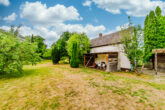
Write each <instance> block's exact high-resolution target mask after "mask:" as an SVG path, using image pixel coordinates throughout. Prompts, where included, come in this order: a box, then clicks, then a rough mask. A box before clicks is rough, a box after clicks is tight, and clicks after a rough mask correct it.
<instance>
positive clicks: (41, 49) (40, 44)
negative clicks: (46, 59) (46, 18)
mask: <svg viewBox="0 0 165 110" xmlns="http://www.w3.org/2000/svg"><path fill="white" fill-rule="evenodd" d="M44 40H45V39H44V38H42V37H41V36H32V37H31V41H32V42H34V43H37V46H38V48H37V53H40V57H42V58H43V54H44V53H45V51H46V44H45V43H44Z"/></svg>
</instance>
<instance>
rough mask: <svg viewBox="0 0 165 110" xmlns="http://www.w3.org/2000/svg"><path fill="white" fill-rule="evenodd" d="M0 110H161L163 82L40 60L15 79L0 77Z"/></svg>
mask: <svg viewBox="0 0 165 110" xmlns="http://www.w3.org/2000/svg"><path fill="white" fill-rule="evenodd" d="M0 78H1V79H0V109H2V110H3V109H4V110H6V109H11V110H12V109H15V110H21V109H22V110H24V109H26V110H29V109H30V110H56V109H57V110H109V109H111V110H112V109H113V110H119V109H124V110H132V109H138V110H141V109H147V110H150V109H157V110H159V109H162V110H163V108H165V82H164V81H163V82H157V81H156V80H155V78H154V77H151V76H147V75H140V76H137V75H136V74H134V73H123V72H117V73H109V74H108V73H105V72H103V71H98V70H93V69H89V68H83V67H81V68H74V69H73V68H70V66H69V65H64V64H58V65H52V64H51V62H50V61H44V62H43V63H41V64H38V65H36V66H25V67H24V73H23V74H22V75H20V76H18V77H0Z"/></svg>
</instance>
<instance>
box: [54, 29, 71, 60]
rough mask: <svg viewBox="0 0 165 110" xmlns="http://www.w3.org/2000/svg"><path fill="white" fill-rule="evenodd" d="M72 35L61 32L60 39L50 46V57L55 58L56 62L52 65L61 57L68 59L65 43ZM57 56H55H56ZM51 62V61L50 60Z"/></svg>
mask: <svg viewBox="0 0 165 110" xmlns="http://www.w3.org/2000/svg"><path fill="white" fill-rule="evenodd" d="M71 35H72V33H70V32H63V33H62V35H61V36H60V38H59V39H58V40H57V41H56V42H55V43H54V44H53V45H52V53H53V51H55V52H54V53H53V54H52V55H53V56H52V57H55V56H57V57H58V58H57V60H56V62H54V63H58V62H59V61H60V59H61V58H62V57H68V56H69V55H68V52H67V49H66V45H67V41H68V40H69V38H70V36H71ZM56 54H57V55H56ZM52 60H53V59H52Z"/></svg>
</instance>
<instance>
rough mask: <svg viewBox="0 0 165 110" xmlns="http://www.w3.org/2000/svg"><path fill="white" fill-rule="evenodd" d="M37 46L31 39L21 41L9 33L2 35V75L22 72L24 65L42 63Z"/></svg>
mask: <svg viewBox="0 0 165 110" xmlns="http://www.w3.org/2000/svg"><path fill="white" fill-rule="evenodd" d="M36 49H37V46H36V44H35V43H34V44H32V43H31V42H29V39H25V40H23V41H21V40H20V39H18V38H17V37H15V36H12V35H11V34H9V33H7V32H6V33H0V74H5V73H13V72H15V71H16V70H17V71H18V72H20V73H21V72H22V67H23V65H24V64H29V63H31V64H32V65H34V64H36V62H38V61H40V60H41V59H40V57H39V54H37V53H36Z"/></svg>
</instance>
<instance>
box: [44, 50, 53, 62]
mask: <svg viewBox="0 0 165 110" xmlns="http://www.w3.org/2000/svg"><path fill="white" fill-rule="evenodd" d="M51 52H52V50H51V49H46V50H45V52H44V54H43V58H44V59H49V60H50V59H51Z"/></svg>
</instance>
